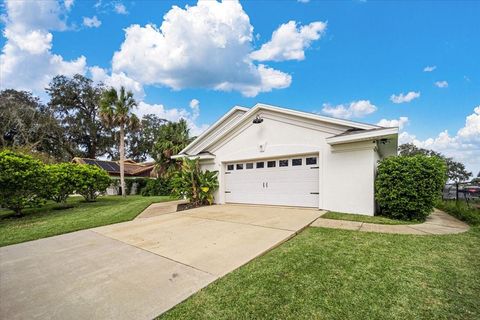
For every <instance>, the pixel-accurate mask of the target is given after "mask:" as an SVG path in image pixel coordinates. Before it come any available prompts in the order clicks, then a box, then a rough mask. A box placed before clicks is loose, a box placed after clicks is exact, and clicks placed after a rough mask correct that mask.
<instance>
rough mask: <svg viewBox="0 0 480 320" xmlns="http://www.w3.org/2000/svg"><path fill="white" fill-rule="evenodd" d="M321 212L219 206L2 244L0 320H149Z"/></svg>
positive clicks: (287, 237)
mask: <svg viewBox="0 0 480 320" xmlns="http://www.w3.org/2000/svg"><path fill="white" fill-rule="evenodd" d="M319 216H320V211H318V210H315V209H297V208H284V207H268V206H246V205H219V206H210V207H203V208H198V209H193V210H188V211H184V212H177V213H172V214H165V215H162V216H158V217H153V218H147V219H137V220H134V221H129V222H124V223H119V224H115V225H109V226H105V227H99V228H94V229H89V230H83V231H79V232H73V233H70V234H65V235H61V236H56V237H51V238H47V239H41V240H36V241H31V242H26V243H22V244H18V245H12V246H7V247H3V248H0V318H1V319H112V318H115V319H151V318H153V317H155V316H157V315H159V314H161V313H163V312H165V311H166V310H168V309H170V308H171V307H173V306H174V305H176V304H177V303H179V302H181V301H182V300H184V299H186V298H187V297H188V296H190V295H191V294H193V293H195V292H196V291H198V290H200V289H201V288H203V287H205V286H206V285H208V284H209V283H211V282H212V281H214V280H216V279H218V278H219V277H221V276H223V275H225V274H227V273H229V272H231V271H232V270H234V269H236V268H238V267H240V266H241V265H243V264H245V263H247V262H248V261H250V260H252V259H253V258H255V257H257V256H259V255H261V254H263V253H265V252H266V251H268V250H270V249H272V248H273V247H275V246H277V245H279V244H280V243H282V242H283V241H286V240H288V239H289V238H291V237H292V236H294V235H295V234H296V232H298V231H299V230H301V229H302V228H304V227H305V226H307V225H308V224H310V223H311V222H312V221H314V220H315V219H317V218H318V217H319Z"/></svg>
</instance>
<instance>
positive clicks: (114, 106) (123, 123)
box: [100, 86, 139, 197]
mask: <svg viewBox="0 0 480 320" xmlns="http://www.w3.org/2000/svg"><path fill="white" fill-rule="evenodd" d="M136 105H137V103H136V101H135V99H134V98H133V93H132V92H131V91H128V92H126V91H125V88H124V87H123V86H122V87H121V88H120V92H117V90H116V89H115V88H110V89H109V90H107V91H105V92H104V93H103V95H102V99H101V101H100V116H101V117H102V120H103V122H104V123H105V124H106V125H107V126H108V127H110V128H116V127H118V128H119V130H120V143H119V152H120V187H121V189H122V196H123V197H125V196H126V192H125V130H132V129H134V128H135V127H138V125H139V120H138V118H137V116H135V115H134V114H133V113H132V112H133V108H134V107H136Z"/></svg>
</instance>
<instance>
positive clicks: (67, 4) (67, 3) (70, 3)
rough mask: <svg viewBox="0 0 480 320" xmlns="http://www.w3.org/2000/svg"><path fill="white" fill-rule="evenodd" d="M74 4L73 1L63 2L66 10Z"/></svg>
mask: <svg viewBox="0 0 480 320" xmlns="http://www.w3.org/2000/svg"><path fill="white" fill-rule="evenodd" d="M74 3H75V0H64V1H63V5H64V6H65V8H66V9H67V10H70V9H71V8H72V7H73V4H74Z"/></svg>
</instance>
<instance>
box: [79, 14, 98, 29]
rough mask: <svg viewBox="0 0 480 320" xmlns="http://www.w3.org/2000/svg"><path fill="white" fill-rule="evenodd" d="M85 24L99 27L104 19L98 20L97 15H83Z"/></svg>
mask: <svg viewBox="0 0 480 320" xmlns="http://www.w3.org/2000/svg"><path fill="white" fill-rule="evenodd" d="M83 25H84V26H86V27H88V28H98V27H100V26H101V25H102V21H100V20H98V18H97V16H93V17H91V18H89V17H83Z"/></svg>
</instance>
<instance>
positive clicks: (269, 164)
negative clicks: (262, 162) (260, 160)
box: [267, 160, 277, 168]
mask: <svg viewBox="0 0 480 320" xmlns="http://www.w3.org/2000/svg"><path fill="white" fill-rule="evenodd" d="M276 165H277V161H275V160H273V161H267V167H269V168H275V166H276Z"/></svg>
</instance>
